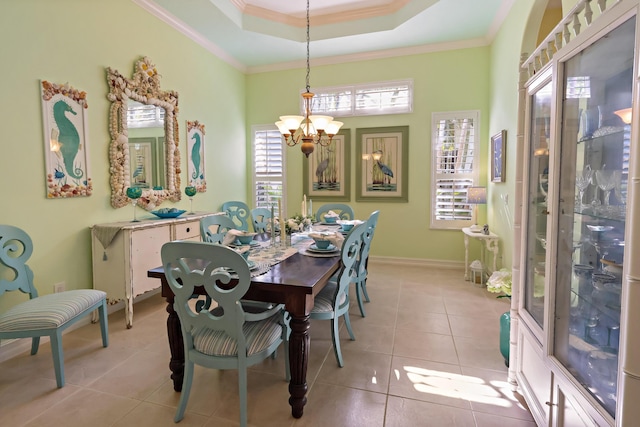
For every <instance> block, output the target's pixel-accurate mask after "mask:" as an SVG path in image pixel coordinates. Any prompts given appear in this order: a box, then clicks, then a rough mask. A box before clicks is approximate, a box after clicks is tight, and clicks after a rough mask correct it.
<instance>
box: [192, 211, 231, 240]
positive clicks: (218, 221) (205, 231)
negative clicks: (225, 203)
mask: <svg viewBox="0 0 640 427" xmlns="http://www.w3.org/2000/svg"><path fill="white" fill-rule="evenodd" d="M237 228H238V226H237V225H236V223H235V222H233V220H232V219H231V218H229V217H228V216H226V215H211V216H206V217H204V218H200V238H201V239H202V241H203V242H207V243H222V241H223V240H224V236H225V235H226V234H227V232H228V231H229V230H234V229H237Z"/></svg>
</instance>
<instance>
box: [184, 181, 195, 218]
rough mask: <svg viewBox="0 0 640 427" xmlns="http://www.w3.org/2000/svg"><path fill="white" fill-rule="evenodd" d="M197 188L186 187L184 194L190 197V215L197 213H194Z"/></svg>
mask: <svg viewBox="0 0 640 427" xmlns="http://www.w3.org/2000/svg"><path fill="white" fill-rule="evenodd" d="M196 192H197V190H196V187H193V186H188V187H184V194H186V195H187V196H188V197H189V201H190V202H191V209H190V210H191V212H189V215H191V214H193V213H195V212H193V196H195V195H196Z"/></svg>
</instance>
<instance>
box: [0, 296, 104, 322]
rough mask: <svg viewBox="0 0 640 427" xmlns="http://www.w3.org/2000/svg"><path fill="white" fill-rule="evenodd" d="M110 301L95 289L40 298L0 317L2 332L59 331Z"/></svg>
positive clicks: (16, 307)
mask: <svg viewBox="0 0 640 427" xmlns="http://www.w3.org/2000/svg"><path fill="white" fill-rule="evenodd" d="M106 297H107V294H106V293H105V292H103V291H97V290H93V289H79V290H75V291H66V292H60V293H57V294H51V295H44V296H41V297H37V298H34V299H32V300H29V301H26V302H23V303H21V304H18V305H16V306H14V307H11V308H10V309H9V310H8V311H6V312H4V313H2V314H0V331H3V332H17V331H33V330H40V329H51V328H59V327H60V326H62V325H64V324H65V323H66V322H68V321H69V320H71V319H73V318H74V317H76V316H77V315H78V314H80V313H82V312H83V311H84V310H86V309H87V308H89V307H91V306H92V305H94V304H96V303H98V302H100V301H101V300H104V299H105V298H106Z"/></svg>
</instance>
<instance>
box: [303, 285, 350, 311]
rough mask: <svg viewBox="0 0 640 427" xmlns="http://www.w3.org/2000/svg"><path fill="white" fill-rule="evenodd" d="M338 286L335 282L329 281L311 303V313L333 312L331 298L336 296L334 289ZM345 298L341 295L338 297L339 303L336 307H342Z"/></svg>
mask: <svg viewBox="0 0 640 427" xmlns="http://www.w3.org/2000/svg"><path fill="white" fill-rule="evenodd" d="M337 286H338V284H337V283H336V282H332V281H329V283H327V286H325V287H324V288H322V290H321V291H320V293H319V294H318V295H316V298H315V300H314V303H313V309H312V310H311V312H312V313H330V312H332V311H333V297H334V295H335V294H336V287H337ZM346 298H347V296H346V295H345V294H344V292H343V293H342V295H340V302H339V304H338V305H342V304H343V303H344V301H345V299H346Z"/></svg>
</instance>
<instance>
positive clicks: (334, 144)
mask: <svg viewBox="0 0 640 427" xmlns="http://www.w3.org/2000/svg"><path fill="white" fill-rule="evenodd" d="M350 142H351V130H350V129H340V132H338V133H337V134H336V135H335V136H334V137H333V139H332V141H331V144H328V145H322V144H317V145H316V147H315V150H314V151H313V153H311V154H310V155H309V157H308V158H306V157H305V158H303V160H302V161H303V164H302V168H303V176H304V178H303V185H304V189H305V194H306V195H307V196H308V197H310V198H313V199H316V200H332V201H345V202H348V201H349V200H350V199H351V191H350V189H351V183H350V177H349V168H350V164H351V162H350V152H351V144H350Z"/></svg>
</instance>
